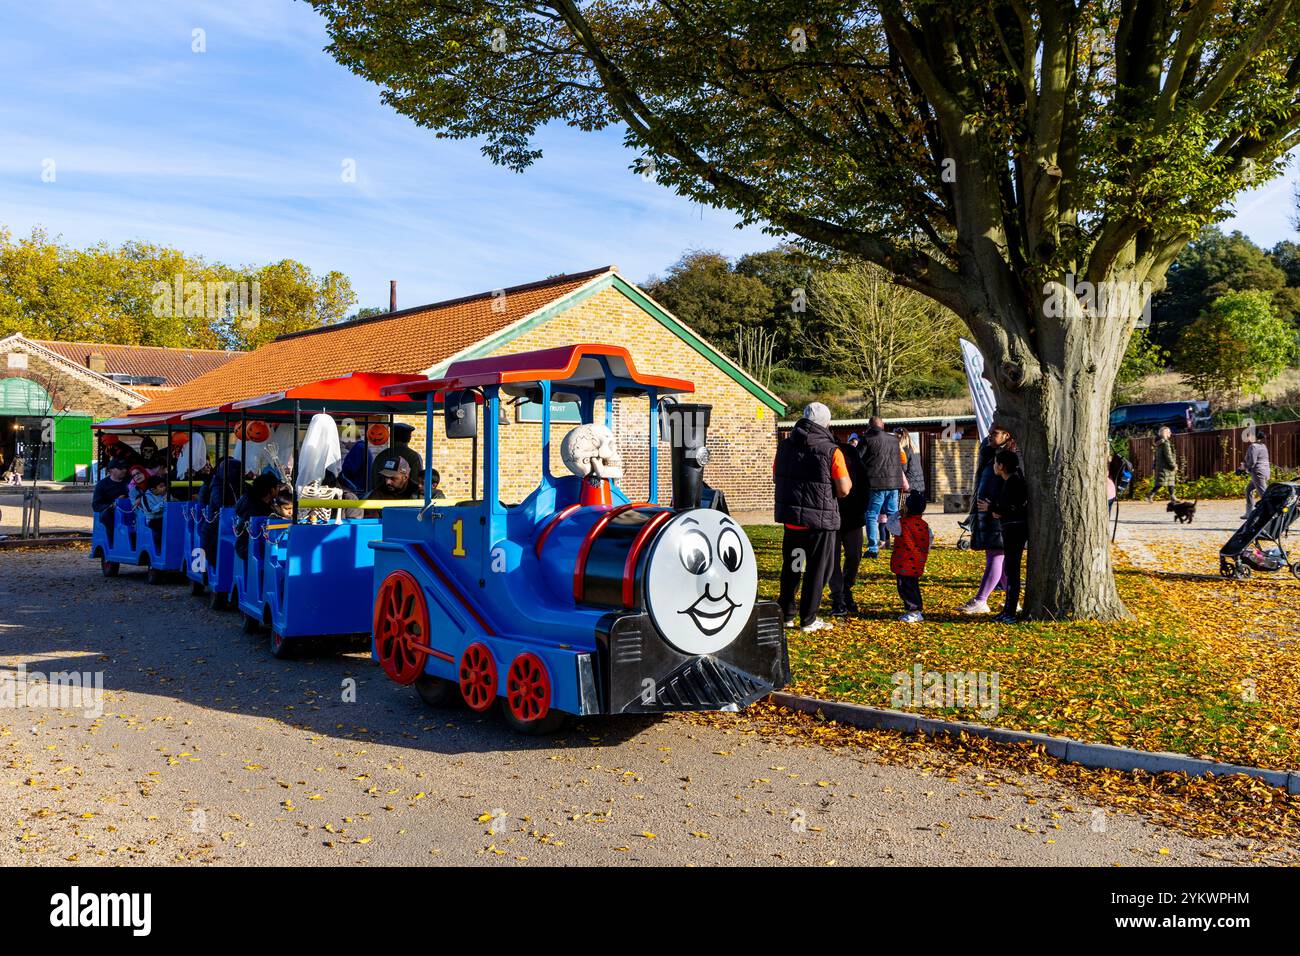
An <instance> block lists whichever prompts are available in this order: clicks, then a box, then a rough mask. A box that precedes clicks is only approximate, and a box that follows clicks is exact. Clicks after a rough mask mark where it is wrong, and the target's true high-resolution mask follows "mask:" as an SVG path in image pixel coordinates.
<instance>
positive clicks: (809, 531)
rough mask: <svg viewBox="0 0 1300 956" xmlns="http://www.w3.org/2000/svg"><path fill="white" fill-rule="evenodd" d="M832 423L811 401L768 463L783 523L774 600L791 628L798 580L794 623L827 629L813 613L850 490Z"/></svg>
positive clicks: (821, 407)
mask: <svg viewBox="0 0 1300 956" xmlns="http://www.w3.org/2000/svg"><path fill="white" fill-rule="evenodd" d="M830 420H831V413H830V409H828V408H827V407H826V406H825V405H823V404H822V403H821V402H813V403H812V404H811V405H809V406H808V407H807V408H805V409H804V410H803V418H801V419H799V421H798V422H797V423H796V424H795V426H794V428H793V429H792V430H791V432H790V436H789V437H788V438H786V439H784V440H783V441H780V442H778V443H777V446H776V460H775V461H774V462H773V463H772V479H773V481H775V482H776V509H775V510H776V520H777V521H779V522H781V524H783V525H785V535H784V538H783V539H782V545H781V594H780V597H779V598H778V599H777V600H778V602H779V604H780V606H781V613H782V615H783V616H784V617H785V623H786V626H787V627H793V626H794V624H795V615H794V596H795V591H796V589H798V588H799V584H800V580H801V579H802V581H803V589H802V591H801V592H800V595H799V617H798V622H799V626H800V628H801V629H803V630H805V631H819V630H822V629H823V628H827V627H830V624H829V623H827V622H825V621H823V620H821V619H820V618H819V617H818V616H817V612H818V611H819V610H821V603H822V592H823V591H824V590H825V589H826V583H827V581H828V580H829V578H830V575H831V569H832V568H833V567H834V564H835V546H836V533H837V532H838V531H839V528H840V507H839V499H840V498H843V497H844V496H845V495H847V494H848V493H849V489H850V488H851V482H850V480H849V472H848V468H847V466H846V464H845V461H844V453H843V452H842V451H840V449H839V447H838V446H837V445H836V444H835V438H834V437H833V436H832V435H831V433H830V430H829V429H828V428H827V425H829V424H830Z"/></svg>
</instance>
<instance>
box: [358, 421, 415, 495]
mask: <svg viewBox="0 0 1300 956" xmlns="http://www.w3.org/2000/svg"><path fill="white" fill-rule="evenodd" d="M414 432H415V429H414V428H412V427H411V426H410V425H408V424H406V423H405V422H394V423H393V433H392V442H393V443H392V445H390V446H389V447H388V448H387V449H386V450H384V451H381V452H379V454H377V455H376V456H375V459H374V463H373V464H372V465H371V466H370V487H371V488H379V487H380V486H381V485H382V484H383V475H381V474H380V472H381V471H382V470H383V469H384V463H385V462H390V461H392V460H393V458H395V457H397V458H401V459H402V460H403V461H405V462H406V465H407V470H408V474H409V475H410V480H411V482H412V483H413V484H415V485H416V486H423V484H424V460H423V459H422V458H421V457H420V456H419V455H418V454H416V452H415V450H414V449H413V448H412V447H411V436H412V435H413V434H414Z"/></svg>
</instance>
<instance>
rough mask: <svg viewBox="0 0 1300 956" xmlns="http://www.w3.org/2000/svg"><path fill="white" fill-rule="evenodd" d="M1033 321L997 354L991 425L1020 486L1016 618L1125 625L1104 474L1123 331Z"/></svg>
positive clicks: (1085, 323)
mask: <svg viewBox="0 0 1300 956" xmlns="http://www.w3.org/2000/svg"><path fill="white" fill-rule="evenodd" d="M1069 302H1070V307H1069V308H1068V309H1067V311H1068V313H1069V314H1068V315H1065V316H1061V317H1055V318H1046V317H1043V316H1034V317H1032V318H1031V319H1030V320H1029V322H1028V328H1030V329H1032V330H1033V333H1034V336H1035V338H1034V339H1033V340H1031V341H1033V347H1034V352H1035V353H1036V354H1034V355H1032V356H1030V355H1029V354H1028V351H1029V350H1028V349H1027V348H1025V346H1026V345H1027V344H1028V342H1026V341H1021V342H1019V343H1016V344H1015V345H1014V346H1013V347H1012V348H1011V349H1009V350H1007V351H1004V352H1003V353H1002V354H1003V365H1002V374H998V375H996V376H995V381H994V387H995V392H996V394H997V401H998V413H997V414H998V418H999V420H1001V421H1003V422H1006V423H1007V424H1009V425H1010V427H1011V430H1012V434H1013V435H1014V436H1015V439H1016V444H1017V446H1018V448H1019V451H1020V454H1021V461H1022V464H1023V467H1024V472H1025V478H1026V480H1027V482H1028V485H1029V494H1030V504H1029V514H1030V520H1029V544H1028V553H1027V555H1026V559H1025V564H1026V591H1025V596H1024V605H1023V607H1024V611H1025V612H1026V613H1027V614H1028V615H1029V616H1031V617H1035V618H1046V619H1061V618H1085V619H1093V620H1102V621H1107V620H1120V619H1123V618H1127V617H1129V612H1128V610H1127V609H1126V608H1125V607H1124V602H1123V601H1122V600H1121V599H1120V596H1119V592H1118V591H1117V590H1116V588H1115V578H1114V575H1113V573H1112V570H1111V562H1110V534H1109V531H1110V528H1109V521H1108V513H1107V508H1106V500H1107V497H1106V469H1107V465H1108V463H1109V460H1110V450H1109V444H1108V441H1107V438H1108V432H1109V416H1110V395H1111V388H1112V386H1113V384H1114V374H1115V372H1114V369H1115V368H1116V367H1117V366H1118V362H1114V363H1111V362H1110V361H1109V360H1108V356H1109V355H1112V354H1116V352H1117V351H1118V353H1121V354H1122V351H1123V348H1124V346H1125V344H1126V343H1127V339H1128V334H1129V330H1130V329H1131V328H1132V325H1131V321H1130V320H1127V319H1125V318H1123V317H1114V316H1111V317H1108V318H1107V319H1106V320H1101V319H1099V318H1098V317H1097V316H1095V315H1087V314H1084V313H1082V312H1080V311H1079V310H1078V309H1077V308H1076V307H1075V303H1074V301H1073V297H1072V296H1071V298H1070V300H1069Z"/></svg>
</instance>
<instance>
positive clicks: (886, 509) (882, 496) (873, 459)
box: [858, 415, 907, 558]
mask: <svg viewBox="0 0 1300 956" xmlns="http://www.w3.org/2000/svg"><path fill="white" fill-rule="evenodd" d="M858 452H859V454H860V455H861V456H862V465H863V469H864V472H865V474H866V479H867V489H868V492H867V508H866V514H865V515H864V519H865V521H866V524H867V551H866V556H867V557H868V558H874V557H876V556H877V555H879V554H880V537H881V535H880V525H881V519H882V516H883V517H884V518H886V519H887V518H888V517H889V516H890V515H894V514H897V513H898V492H899V491H900V490H902V489H905V488H906V487H907V479H906V478H905V477H904V476H903V461H902V455H901V452H900V450H899V447H898V439H897V438H896V437H895V436H894V435H892V434H890V433H889V432H887V431H885V421H884V419H883V418H881V417H880V416H879V415H873V416H871V423H870V427H869V428H868V429H867V431H866V434H864V435H863V436H862V443H861V444H860V445H859V446H858Z"/></svg>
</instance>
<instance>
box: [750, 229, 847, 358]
mask: <svg viewBox="0 0 1300 956" xmlns="http://www.w3.org/2000/svg"><path fill="white" fill-rule="evenodd" d="M832 264H833V263H832V262H829V261H828V260H827V259H826V257H824V256H813V255H809V254H808V253H807V252H805V251H804V250H802V249H800V248H798V247H797V246H795V245H794V244H792V243H782V244H781V245H779V246H777V247H776V248H775V249H768V250H766V251H765V252H751V253H750V254H748V255H744V256H741V257H740V258H739V259H737V260H736V265H735V271H736V272H737V273H738V274H739V275H742V276H750V277H751V278H754V279H757V280H758V281H759V282H761V283H763V285H765V286H767V289H768V291H769V292H771V294H772V317H771V320H770V321H771V326H770V327H771V329H772V330H773V331H774V332H775V334H776V337H777V347H778V348H779V349H780V350H781V351H782V353H783V355H784V356H785V363H786V364H787V365H789V366H791V367H794V368H799V369H804V370H816V369H818V368H820V366H821V361H820V358H821V357H820V356H819V355H817V354H816V352H815V351H814V352H812V353H809V351H808V350H807V349H806V348H805V347H804V346H803V343H804V342H806V341H808V340H809V339H810V338H811V339H812V340H814V341H815V340H816V339H817V338H818V337H819V336H820V334H821V333H822V331H823V329H822V326H821V317H820V316H819V315H818V313H817V307H816V305H815V304H814V303H813V302H812V300H811V297H810V296H809V292H808V290H809V287H810V285H811V282H812V277H813V275H814V274H815V273H817V272H820V271H822V270H823V269H825V268H827V267H828V266H830V265H832Z"/></svg>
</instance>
